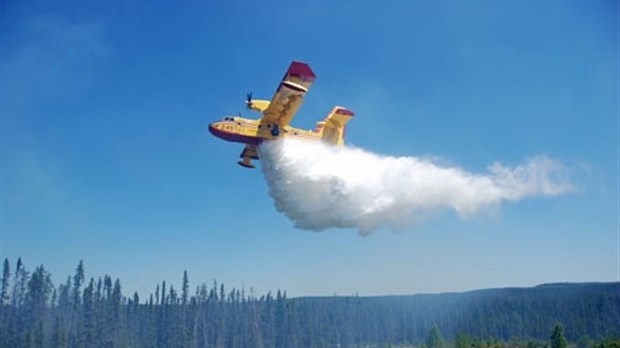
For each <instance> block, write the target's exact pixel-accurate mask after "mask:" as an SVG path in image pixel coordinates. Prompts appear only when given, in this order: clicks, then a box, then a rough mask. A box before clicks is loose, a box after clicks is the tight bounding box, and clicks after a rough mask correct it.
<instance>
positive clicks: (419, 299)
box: [290, 282, 620, 342]
mask: <svg viewBox="0 0 620 348" xmlns="http://www.w3.org/2000/svg"><path fill="white" fill-rule="evenodd" d="M290 301H293V302H294V303H295V305H296V309H297V310H298V311H302V313H303V317H305V318H308V319H309V320H310V318H313V317H314V316H319V317H323V318H327V317H328V316H332V317H330V318H332V319H331V320H329V321H326V322H330V323H332V324H331V325H338V326H342V328H343V330H351V328H352V327H353V328H355V327H357V329H355V330H360V332H362V333H363V332H364V329H363V327H369V326H370V327H374V328H375V329H374V330H375V331H373V332H374V334H375V335H378V337H365V338H364V339H362V340H361V341H364V342H373V341H376V342H384V341H382V340H383V339H386V340H388V341H389V340H390V339H392V338H393V337H400V338H399V339H397V340H395V342H411V341H413V342H420V341H421V340H423V339H424V337H425V336H426V334H427V333H428V331H429V330H430V329H431V328H432V327H433V326H437V327H438V328H439V329H440V330H441V332H442V333H443V334H444V336H445V337H446V338H448V339H453V338H454V337H455V336H456V334H457V333H458V332H462V333H466V334H468V335H470V336H472V337H481V338H495V339H503V340H506V341H507V340H510V339H511V338H514V337H521V338H525V339H532V340H539V341H545V340H547V339H548V338H549V334H550V330H551V329H552V328H553V326H554V325H555V324H556V323H561V324H563V326H564V328H565V330H566V336H567V338H568V339H569V340H573V341H577V340H578V339H579V338H581V337H582V336H589V337H591V338H604V337H617V336H620V282H584V283H546V284H540V285H536V286H532V287H505V288H489V289H476V290H469V291H464V292H446V293H439V294H413V295H385V296H369V297H364V296H342V297H340V296H332V297H327V296H326V297H299V298H294V299H291V300H290ZM326 320H327V319H326ZM328 329H329V328H327V327H322V324H321V323H318V324H317V334H318V333H319V332H321V330H328ZM356 332H357V331H356ZM384 335H385V336H384Z"/></svg>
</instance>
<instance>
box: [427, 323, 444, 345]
mask: <svg viewBox="0 0 620 348" xmlns="http://www.w3.org/2000/svg"><path fill="white" fill-rule="evenodd" d="M424 343H426V348H444V340H443V337H442V336H441V332H439V329H438V328H437V326H433V328H432V329H431V331H429V332H428V336H427V337H426V341H425V342H424Z"/></svg>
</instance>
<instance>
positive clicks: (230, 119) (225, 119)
mask: <svg viewBox="0 0 620 348" xmlns="http://www.w3.org/2000/svg"><path fill="white" fill-rule="evenodd" d="M224 121H234V119H233V118H232V117H230V116H226V117H224Z"/></svg>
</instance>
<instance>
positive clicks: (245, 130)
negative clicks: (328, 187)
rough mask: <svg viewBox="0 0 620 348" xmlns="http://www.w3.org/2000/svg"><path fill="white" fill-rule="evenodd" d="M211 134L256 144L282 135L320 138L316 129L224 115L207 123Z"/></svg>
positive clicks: (234, 140)
mask: <svg viewBox="0 0 620 348" xmlns="http://www.w3.org/2000/svg"><path fill="white" fill-rule="evenodd" d="M209 131H210V132H211V134H213V135H215V136H216V137H218V138H221V139H224V140H226V141H232V142H237V143H244V144H252V145H258V144H260V143H261V142H263V141H264V140H274V139H279V138H282V137H299V138H301V139H308V140H321V134H320V133H319V132H317V131H308V130H303V129H299V128H294V127H291V126H284V127H278V126H277V125H272V124H264V123H263V124H261V122H260V119H258V120H255V119H248V118H243V117H238V116H234V117H232V116H231V117H225V118H224V119H223V120H221V121H217V122H213V123H211V124H210V125H209Z"/></svg>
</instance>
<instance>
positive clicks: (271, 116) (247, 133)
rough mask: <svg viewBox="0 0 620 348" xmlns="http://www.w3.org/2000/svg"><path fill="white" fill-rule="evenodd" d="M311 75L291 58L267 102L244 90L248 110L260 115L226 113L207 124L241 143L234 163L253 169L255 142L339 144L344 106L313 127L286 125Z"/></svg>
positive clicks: (348, 116)
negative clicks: (286, 140)
mask: <svg viewBox="0 0 620 348" xmlns="http://www.w3.org/2000/svg"><path fill="white" fill-rule="evenodd" d="M315 78H316V75H315V74H314V72H312V69H310V66H308V64H306V63H302V62H299V61H293V62H292V63H291V65H290V66H289V68H288V70H287V71H286V73H285V74H284V77H283V78H282V81H281V82H280V85H279V86H278V89H277V90H276V93H275V94H274V95H273V97H272V98H271V101H269V100H253V99H252V94H251V93H248V95H247V100H246V101H245V103H246V106H247V108H248V109H249V110H253V111H257V112H259V113H261V117H260V118H258V119H248V118H243V117H241V115H239V116H226V117H224V118H223V119H222V120H221V121H217V122H213V123H211V124H209V132H211V134H213V135H214V136H216V137H218V138H221V139H224V140H226V141H231V142H237V143H242V144H245V147H244V149H243V151H241V155H240V156H239V157H240V158H241V160H240V161H239V162H238V163H239V165H241V166H243V167H246V168H254V164H253V163H252V160H253V159H254V160H258V159H259V154H258V145H259V144H261V143H262V142H263V141H270V140H275V139H280V138H283V137H285V138H286V137H292V138H298V139H307V140H315V141H323V142H325V143H327V144H331V145H336V146H340V145H342V144H343V143H344V130H345V126H346V124H347V122H349V120H350V119H351V117H353V112H351V111H350V110H348V109H347V108H345V107H342V106H335V107H334V108H333V109H332V111H331V112H330V113H329V114H328V115H327V117H325V119H324V120H322V121H319V122H317V123H316V127H315V129H314V130H304V129H299V128H294V127H292V126H290V122H291V120H292V119H293V117H294V116H295V114H296V113H297V110H298V109H299V107H300V106H301V104H302V103H303V102H304V96H305V95H306V93H307V92H308V89H309V88H310V86H311V85H312V83H313V82H314V79H315Z"/></svg>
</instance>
